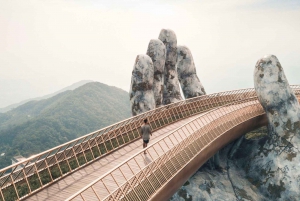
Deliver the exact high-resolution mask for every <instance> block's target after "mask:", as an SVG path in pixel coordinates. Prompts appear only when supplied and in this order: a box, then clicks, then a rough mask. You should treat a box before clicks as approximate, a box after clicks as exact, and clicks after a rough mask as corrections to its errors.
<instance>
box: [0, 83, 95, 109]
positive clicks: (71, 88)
mask: <svg viewBox="0 0 300 201" xmlns="http://www.w3.org/2000/svg"><path fill="white" fill-rule="evenodd" d="M89 82H93V81H92V80H81V81H79V82H76V83H74V84H72V85H70V86H67V87H65V88H63V89H61V90H59V91H56V92H54V93H51V94H48V95H45V96H41V97H37V98H30V99H27V100H23V101H21V102H19V103H14V104H11V105H8V106H6V107H3V108H0V113H5V112H8V111H10V110H11V109H14V108H17V107H19V106H20V105H23V104H25V103H27V102H29V101H34V100H36V101H37V100H42V99H47V98H50V97H53V96H55V95H57V94H59V93H62V92H64V91H67V90H74V89H76V88H78V87H80V86H82V85H84V84H86V83H89Z"/></svg>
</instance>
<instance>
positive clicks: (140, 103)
mask: <svg viewBox="0 0 300 201" xmlns="http://www.w3.org/2000/svg"><path fill="white" fill-rule="evenodd" d="M153 76H154V67H153V63H152V60H151V58H150V57H149V56H148V55H143V54H140V55H138V56H137V57H136V60H135V64H134V67H133V70H132V76H131V86H130V92H129V94H130V102H131V112H132V116H135V115H138V114H140V113H143V112H147V111H149V110H152V109H154V108H155V101H154V94H153Z"/></svg>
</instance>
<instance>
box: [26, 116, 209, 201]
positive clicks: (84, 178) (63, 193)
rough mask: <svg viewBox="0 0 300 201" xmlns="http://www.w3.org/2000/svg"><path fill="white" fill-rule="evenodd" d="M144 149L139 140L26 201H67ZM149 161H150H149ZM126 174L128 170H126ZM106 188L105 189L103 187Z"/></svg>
mask: <svg viewBox="0 0 300 201" xmlns="http://www.w3.org/2000/svg"><path fill="white" fill-rule="evenodd" d="M200 115H203V114H199V115H195V116H192V117H189V118H186V119H184V120H181V121H178V122H175V123H173V124H170V125H168V126H166V127H164V128H162V129H159V130H157V131H155V132H154V133H153V136H152V137H151V139H150V143H149V144H151V143H153V142H155V141H158V140H159V139H161V138H162V137H163V136H165V135H166V134H168V133H170V132H172V131H173V130H174V129H177V128H178V127H179V126H181V125H183V124H185V123H187V122H189V121H190V120H192V119H194V118H195V117H197V116H200ZM141 149H142V140H138V141H135V142H132V143H130V144H128V145H127V146H125V147H123V148H121V149H119V150H117V151H115V152H113V153H111V154H109V155H107V156H105V157H103V158H100V159H98V160H97V161H95V162H93V163H91V164H90V165H88V166H86V167H83V168H81V169H79V170H78V171H76V172H74V173H72V174H70V175H68V176H66V177H65V178H63V179H61V180H59V181H57V182H55V183H53V184H51V185H50V186H49V187H47V188H45V189H43V190H41V191H39V192H37V193H35V194H33V195H32V196H30V197H28V198H27V199H26V200H35V201H46V200H47V201H48V200H49V201H51V200H53V201H54V200H55V201H57V200H65V199H66V198H68V197H70V196H71V195H73V194H74V193H76V192H77V191H79V190H80V189H82V188H83V187H85V186H86V185H88V184H89V183H91V182H92V181H94V180H95V179H97V178H98V177H100V176H101V175H104V174H105V173H107V172H108V171H110V170H111V169H113V168H114V167H115V166H117V165H118V164H120V163H122V162H123V161H125V160H126V159H128V158H130V157H131V156H133V155H134V154H135V153H136V152H137V150H138V151H140V150H141ZM148 160H149V159H148ZM143 162H144V163H148V162H149V161H147V157H146V158H145V159H144V160H143ZM131 168H132V169H133V170H135V169H136V170H138V168H137V167H136V168H135V167H134V166H133V167H131ZM124 171H125V172H126V170H124ZM103 188H104V187H103ZM109 188H110V189H115V188H116V186H110V187H109Z"/></svg>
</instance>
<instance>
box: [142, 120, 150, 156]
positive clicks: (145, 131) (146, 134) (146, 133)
mask: <svg viewBox="0 0 300 201" xmlns="http://www.w3.org/2000/svg"><path fill="white" fill-rule="evenodd" d="M141 133H142V139H143V149H145V148H146V147H147V144H148V143H149V140H150V135H151V136H152V132H151V128H150V125H149V123H148V120H147V119H145V120H144V125H143V126H142V127H141ZM144 154H146V150H145V151H144Z"/></svg>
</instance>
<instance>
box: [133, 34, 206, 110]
mask: <svg viewBox="0 0 300 201" xmlns="http://www.w3.org/2000/svg"><path fill="white" fill-rule="evenodd" d="M178 50H179V52H178V53H177V38H176V35H175V33H174V31H172V30H169V29H162V30H161V32H160V34H159V39H152V40H150V42H149V45H148V49H147V55H138V56H137V59H136V62H135V65H134V69H133V71H132V78H131V86H130V101H131V112H132V115H138V114H141V113H143V112H146V111H149V110H151V109H154V108H158V107H160V106H162V105H167V104H170V103H175V102H178V101H180V100H182V97H181V94H180V88H179V81H178V74H177V70H176V66H177V65H178V67H179V74H180V80H181V87H182V90H183V93H184V96H185V97H186V98H192V97H195V96H200V95H203V94H205V91H204V88H203V86H202V84H201V82H200V80H199V78H198V77H197V75H196V68H195V64H194V61H193V57H192V54H191V52H190V50H189V49H188V48H187V47H184V46H179V47H178ZM149 59H150V60H149ZM177 59H178V63H177V65H176V62H177ZM148 68H149V69H148ZM150 74H151V75H150ZM151 91H152V93H151ZM150 96H153V98H151V97H150ZM153 102H154V104H153Z"/></svg>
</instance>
